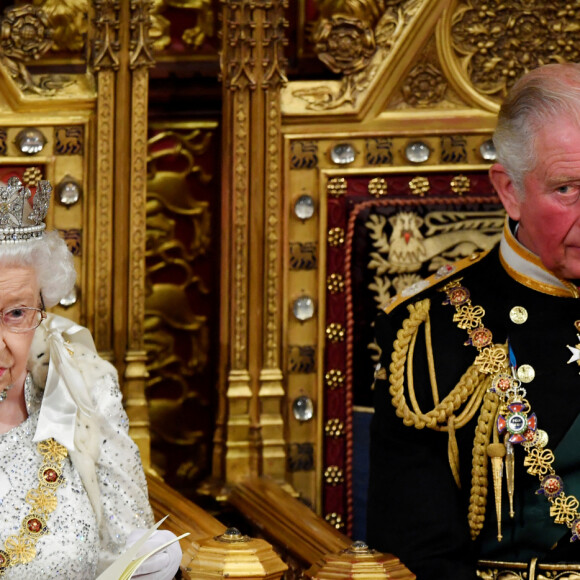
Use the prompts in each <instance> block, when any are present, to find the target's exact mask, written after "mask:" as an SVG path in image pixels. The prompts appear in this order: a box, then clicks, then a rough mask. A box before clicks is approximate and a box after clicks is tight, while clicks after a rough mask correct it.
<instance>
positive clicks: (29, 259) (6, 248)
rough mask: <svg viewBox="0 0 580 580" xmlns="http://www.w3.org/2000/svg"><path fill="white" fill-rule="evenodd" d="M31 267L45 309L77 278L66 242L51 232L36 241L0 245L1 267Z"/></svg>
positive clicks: (66, 290) (66, 292)
mask: <svg viewBox="0 0 580 580" xmlns="http://www.w3.org/2000/svg"><path fill="white" fill-rule="evenodd" d="M2 266H31V267H32V268H34V270H35V271H36V277H37V280H38V285H39V287H40V292H41V294H42V299H43V301H44V304H45V306H46V307H47V308H48V307H50V306H54V305H55V304H58V302H59V301H60V300H61V299H62V298H64V297H65V296H66V295H67V294H69V293H70V292H71V291H72V289H73V287H74V283H75V280H76V271H75V267H74V263H73V256H72V254H71V253H70V251H69V249H68V247H67V245H66V243H65V241H64V240H63V239H62V238H61V237H60V236H59V235H58V232H56V231H52V232H48V233H45V234H44V235H43V236H42V237H41V238H38V239H36V240H27V241H23V242H17V243H14V244H11V243H3V244H0V267H2Z"/></svg>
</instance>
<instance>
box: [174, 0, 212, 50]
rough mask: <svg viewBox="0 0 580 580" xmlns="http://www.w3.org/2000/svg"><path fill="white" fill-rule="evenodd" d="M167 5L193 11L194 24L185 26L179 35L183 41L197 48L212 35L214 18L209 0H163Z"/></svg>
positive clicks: (188, 45) (193, 48) (190, 46)
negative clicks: (188, 26) (194, 16)
mask: <svg viewBox="0 0 580 580" xmlns="http://www.w3.org/2000/svg"><path fill="white" fill-rule="evenodd" d="M165 2H166V4H167V5H168V6H173V7H175V8H182V9H186V10H192V11H195V15H196V23H195V26H192V27H190V28H186V29H185V30H184V32H183V34H182V35H181V40H182V41H183V43H184V44H185V45H186V46H187V47H189V48H191V49H192V50H198V49H199V48H200V47H201V46H202V44H203V43H204V42H205V39H206V38H208V37H212V36H213V35H214V18H213V10H212V1H211V0H165Z"/></svg>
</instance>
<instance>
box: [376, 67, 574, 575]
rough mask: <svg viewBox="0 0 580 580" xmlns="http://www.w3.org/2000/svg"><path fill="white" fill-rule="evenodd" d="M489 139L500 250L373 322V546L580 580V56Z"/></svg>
mask: <svg viewBox="0 0 580 580" xmlns="http://www.w3.org/2000/svg"><path fill="white" fill-rule="evenodd" d="M494 144H495V147H496V151H497V159H498V163H496V164H494V165H493V166H492V167H491V169H490V179H491V181H492V183H493V185H494V187H495V189H496V190H497V193H498V195H499V197H500V199H501V201H502V203H503V205H504V207H505V209H506V213H507V214H508V219H507V220H506V223H505V227H504V232H503V237H502V240H501V243H500V244H499V246H498V247H496V248H495V249H494V250H492V251H491V252H489V253H487V254H485V255H474V256H471V257H470V258H467V259H465V260H463V261H462V262H459V263H457V264H453V265H451V266H448V267H446V268H442V269H441V270H440V271H438V272H437V273H436V274H434V275H433V276H432V277H431V278H430V279H429V280H427V281H424V282H422V283H419V284H416V285H414V286H413V287H411V288H409V289H407V290H406V291H404V292H403V293H402V295H400V296H398V297H397V298H396V299H395V302H394V303H393V304H392V305H390V306H389V307H388V308H387V309H386V311H385V313H381V314H380V315H379V317H378V319H377V323H376V335H377V341H378V344H379V346H380V347H381V350H382V356H381V364H380V366H379V368H378V370H377V373H376V382H375V415H374V418H373V424H372V430H371V469H370V486H369V498H368V506H369V511H368V534H367V541H368V543H369V545H370V547H372V548H375V549H378V550H380V551H383V552H391V553H393V554H395V555H397V556H398V557H399V558H400V559H401V560H402V561H403V562H404V563H405V564H406V565H407V566H408V568H409V569H410V570H411V571H413V572H414V573H415V574H416V575H417V577H418V578H419V580H424V579H437V580H442V579H445V578H450V579H453V580H462V579H470V580H472V579H474V578H476V577H477V575H476V574H477V572H476V570H477V568H478V567H479V570H480V574H481V576H482V577H486V578H498V577H509V578H528V579H530V580H531V579H532V578H536V577H538V576H537V575H539V574H540V570H543V572H541V574H544V577H549V578H554V577H555V574H559V573H564V570H566V571H570V572H569V574H570V575H565V577H566V578H567V579H568V578H576V577H577V578H580V541H576V540H577V539H578V537H579V536H580V416H579V415H580V300H579V296H580V292H579V290H578V284H580V64H572V63H567V64H553V65H547V66H543V67H540V68H537V69H535V70H533V71H531V72H530V73H528V74H527V75H526V76H524V77H523V78H522V79H520V80H519V81H518V82H517V83H516V84H515V85H514V87H513V88H512V90H511V91H510V94H509V95H508V97H507V98H506V100H505V102H504V104H503V105H502V107H501V110H500V113H499V119H498V126H497V129H496V132H495V134H494ZM478 562H479V564H478ZM574 563H576V564H574ZM502 569H505V570H511V571H512V572H509V574H512V575H508V576H501V572H500V571H499V570H502ZM558 577H560V576H558Z"/></svg>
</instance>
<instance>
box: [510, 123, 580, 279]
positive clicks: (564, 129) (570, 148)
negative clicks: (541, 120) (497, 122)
mask: <svg viewBox="0 0 580 580" xmlns="http://www.w3.org/2000/svg"><path fill="white" fill-rule="evenodd" d="M536 151H537V164H536V166H535V168H534V170H533V171H531V172H530V173H528V174H527V175H526V177H525V179H524V188H525V193H524V196H523V197H522V198H520V197H517V198H516V199H515V201H514V203H513V204H512V205H513V208H512V209H511V211H510V209H509V208H507V209H508V213H509V215H510V217H512V218H514V219H517V220H519V223H520V225H519V229H518V233H517V237H518V240H519V241H520V242H521V243H522V244H523V245H524V246H526V247H527V248H528V249H529V250H531V251H532V252H534V254H537V255H538V256H539V257H540V259H541V260H542V262H543V264H544V266H546V268H548V270H551V271H552V272H554V274H556V276H558V277H560V278H565V279H579V278H580V127H578V126H577V125H576V124H575V123H572V122H570V121H566V120H564V119H563V118H562V119H554V120H553V122H551V123H550V124H549V126H547V127H545V128H543V129H542V130H541V131H540V132H539V133H538V134H537V138H536ZM513 214H515V215H513ZM518 214H519V215H518Z"/></svg>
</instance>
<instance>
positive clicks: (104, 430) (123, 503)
mask: <svg viewBox="0 0 580 580" xmlns="http://www.w3.org/2000/svg"><path fill="white" fill-rule="evenodd" d="M100 362H101V363H103V362H104V361H102V360H101V361H100ZM105 364H107V366H109V365H108V363H105ZM110 370H111V372H108V373H107V374H105V375H103V376H102V377H101V378H99V379H98V380H97V381H96V384H94V386H93V394H94V400H95V404H96V406H97V409H98V411H99V414H100V415H101V417H100V421H99V422H100V423H101V425H100V437H101V440H100V442H99V444H100V455H99V459H98V462H97V481H98V485H99V491H100V496H101V505H102V512H101V527H100V535H101V538H100V540H101V553H100V554H99V564H98V570H97V571H98V573H100V572H101V571H102V570H104V569H105V568H106V567H107V566H108V565H109V564H110V563H111V562H112V561H113V560H114V559H115V558H116V556H117V555H119V554H120V553H121V552H122V551H123V549H124V548H125V542H126V539H127V537H128V535H129V534H130V532H131V531H133V530H135V529H137V528H149V527H151V526H152V525H153V512H152V510H151V506H150V504H149V499H148V492H147V482H146V479H145V474H144V472H143V467H142V465H141V457H140V455H139V450H138V448H137V445H135V443H134V442H133V440H132V439H131V437H129V419H128V417H127V414H126V413H125V410H124V409H123V404H122V395H121V391H120V389H119V383H118V380H117V373H116V371H115V370H114V368H113V367H110Z"/></svg>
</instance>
